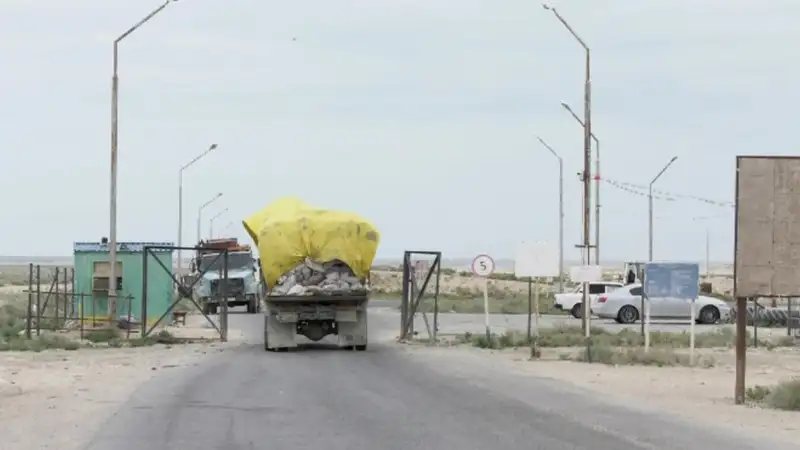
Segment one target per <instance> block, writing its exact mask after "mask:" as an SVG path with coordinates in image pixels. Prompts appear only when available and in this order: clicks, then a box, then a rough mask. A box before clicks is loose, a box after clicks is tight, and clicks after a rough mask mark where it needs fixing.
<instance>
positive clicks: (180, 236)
mask: <svg viewBox="0 0 800 450" xmlns="http://www.w3.org/2000/svg"><path fill="white" fill-rule="evenodd" d="M216 148H217V144H211V145H210V146H209V147H208V149H207V150H206V151H204V152H203V153H201V154H199V155H197V156H195V157H194V159H192V160H191V161H189V162H188V163H186V164H184V165H183V166H181V168H180V170H178V273H181V267H182V266H183V256H182V251H181V247H182V246H183V171H184V170H186V169H188V168H189V167H190V166H191V165H192V164H194V163H196V162H197V161H200V160H201V159H202V158H203V157H204V156H206V155H207V154H209V153H210V152H211V151H213V150H215V149H216Z"/></svg>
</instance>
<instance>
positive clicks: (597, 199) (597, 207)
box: [561, 102, 600, 265]
mask: <svg viewBox="0 0 800 450" xmlns="http://www.w3.org/2000/svg"><path fill="white" fill-rule="evenodd" d="M561 106H563V107H564V109H566V110H567V111H568V112H569V113H570V114H571V115H572V117H573V118H574V119H575V120H577V121H578V123H579V124H580V125H581V126H584V125H583V120H581V118H580V117H578V115H577V114H575V111H573V110H572V108H570V107H569V105H568V104H566V103H565V102H561ZM592 139H594V149H595V156H594V263H595V264H597V265H600V140H599V139H597V136H595V134H594V133H592Z"/></svg>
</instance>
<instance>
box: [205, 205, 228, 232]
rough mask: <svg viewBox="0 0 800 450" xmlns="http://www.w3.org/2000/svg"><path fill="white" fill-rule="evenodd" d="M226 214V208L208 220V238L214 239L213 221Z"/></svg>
mask: <svg viewBox="0 0 800 450" xmlns="http://www.w3.org/2000/svg"><path fill="white" fill-rule="evenodd" d="M226 212H228V208H225V209H223V210H222V211H220V212H218V213H216V214H215V215H214V217H212V218H211V219H209V220H208V238H209V239H214V221H215V220H217V219H218V218H219V216H221V215H223V214H225V213H226Z"/></svg>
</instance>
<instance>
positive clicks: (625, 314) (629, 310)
mask: <svg viewBox="0 0 800 450" xmlns="http://www.w3.org/2000/svg"><path fill="white" fill-rule="evenodd" d="M638 319H639V311H638V310H637V309H636V308H634V307H633V306H631V305H625V306H623V307H622V308H620V310H619V312H618V313H617V322H619V323H634V322H636V321H637V320H638Z"/></svg>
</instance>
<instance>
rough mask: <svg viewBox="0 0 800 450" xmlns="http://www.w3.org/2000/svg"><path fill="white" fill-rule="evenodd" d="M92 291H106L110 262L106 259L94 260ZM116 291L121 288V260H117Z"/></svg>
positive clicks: (108, 285)
mask: <svg viewBox="0 0 800 450" xmlns="http://www.w3.org/2000/svg"><path fill="white" fill-rule="evenodd" d="M92 272H93V273H92V291H95V292H108V290H109V287H110V283H109V282H108V278H109V277H110V276H111V264H110V263H109V262H108V261H94V262H93V267H92ZM115 275H116V276H117V291H121V290H122V262H121V261H117V273H116V274H115Z"/></svg>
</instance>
